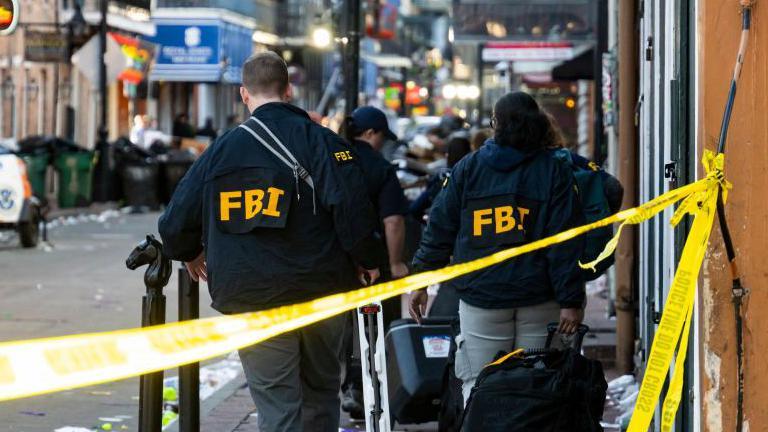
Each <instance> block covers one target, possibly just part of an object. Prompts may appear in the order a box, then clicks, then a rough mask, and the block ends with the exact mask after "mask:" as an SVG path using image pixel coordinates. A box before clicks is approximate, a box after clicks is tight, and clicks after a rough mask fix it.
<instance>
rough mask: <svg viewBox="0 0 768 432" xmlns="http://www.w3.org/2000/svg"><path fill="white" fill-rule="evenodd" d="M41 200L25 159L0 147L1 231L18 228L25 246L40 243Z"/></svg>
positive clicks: (28, 246)
mask: <svg viewBox="0 0 768 432" xmlns="http://www.w3.org/2000/svg"><path fill="white" fill-rule="evenodd" d="M40 220H41V216H40V203H39V201H38V200H37V198H35V197H34V196H33V195H32V186H31V185H30V183H29V179H28V178H27V168H26V165H25V164H24V161H23V160H21V159H20V158H18V157H17V156H16V155H14V154H13V153H11V152H10V150H7V149H5V148H4V147H2V146H0V230H16V231H18V233H19V240H20V241H21V245H22V246H23V247H25V248H32V247H35V246H37V243H38V240H39V238H40V228H39V226H40Z"/></svg>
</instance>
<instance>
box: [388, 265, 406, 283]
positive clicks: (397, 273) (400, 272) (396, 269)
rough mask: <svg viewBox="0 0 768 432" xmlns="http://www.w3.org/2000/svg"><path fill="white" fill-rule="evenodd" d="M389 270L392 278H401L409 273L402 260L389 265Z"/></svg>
mask: <svg viewBox="0 0 768 432" xmlns="http://www.w3.org/2000/svg"><path fill="white" fill-rule="evenodd" d="M389 271H390V272H391V273H392V279H401V278H404V277H406V276H408V274H409V273H410V271H409V270H408V266H407V265H405V263H404V262H397V263H394V264H390V265H389Z"/></svg>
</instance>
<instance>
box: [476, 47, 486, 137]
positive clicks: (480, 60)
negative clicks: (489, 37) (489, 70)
mask: <svg viewBox="0 0 768 432" xmlns="http://www.w3.org/2000/svg"><path fill="white" fill-rule="evenodd" d="M484 50H485V44H484V43H479V44H477V88H478V89H479V90H480V95H479V96H478V97H477V127H479V128H480V127H483V110H484V109H485V108H484V107H483V93H484V90H483V66H484V65H485V62H484V61H483V51H484Z"/></svg>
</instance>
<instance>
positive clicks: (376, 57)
mask: <svg viewBox="0 0 768 432" xmlns="http://www.w3.org/2000/svg"><path fill="white" fill-rule="evenodd" d="M360 58H361V59H363V60H365V61H368V62H371V63H373V64H375V65H376V66H378V67H381V68H403V67H404V68H409V67H411V65H412V64H413V62H412V61H411V59H409V58H408V57H403V56H399V55H387V54H362V55H360Z"/></svg>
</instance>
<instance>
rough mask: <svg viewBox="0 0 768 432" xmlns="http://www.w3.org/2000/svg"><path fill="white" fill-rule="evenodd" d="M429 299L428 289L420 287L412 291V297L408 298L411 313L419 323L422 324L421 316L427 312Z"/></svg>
mask: <svg viewBox="0 0 768 432" xmlns="http://www.w3.org/2000/svg"><path fill="white" fill-rule="evenodd" d="M428 299H429V295H428V294H427V290H425V289H420V290H418V291H413V292H411V298H410V299H409V300H408V312H409V313H410V314H411V318H413V319H415V320H416V322H417V323H419V324H421V318H422V317H423V316H424V315H426V314H427V300H428Z"/></svg>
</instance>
